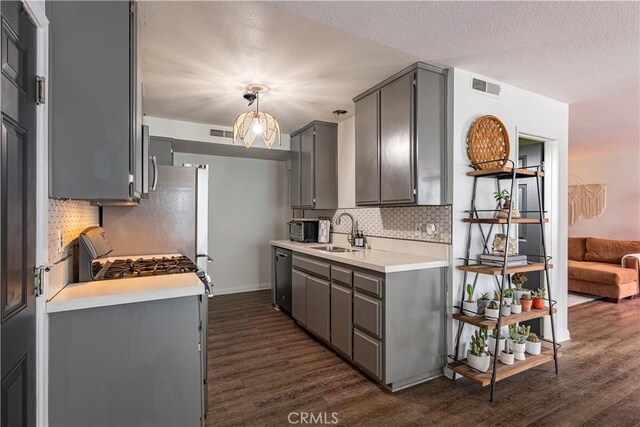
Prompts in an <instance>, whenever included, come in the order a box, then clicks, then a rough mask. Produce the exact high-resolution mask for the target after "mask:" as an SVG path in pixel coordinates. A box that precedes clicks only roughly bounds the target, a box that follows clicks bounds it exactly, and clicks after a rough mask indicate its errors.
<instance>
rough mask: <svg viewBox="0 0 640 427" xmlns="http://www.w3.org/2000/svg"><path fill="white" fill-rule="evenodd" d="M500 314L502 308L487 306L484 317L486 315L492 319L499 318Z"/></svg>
mask: <svg viewBox="0 0 640 427" xmlns="http://www.w3.org/2000/svg"><path fill="white" fill-rule="evenodd" d="M499 314H500V310H499V309H497V308H489V307H487V308H485V309H484V317H486V318H487V319H490V320H494V319H497V318H498V315H499Z"/></svg>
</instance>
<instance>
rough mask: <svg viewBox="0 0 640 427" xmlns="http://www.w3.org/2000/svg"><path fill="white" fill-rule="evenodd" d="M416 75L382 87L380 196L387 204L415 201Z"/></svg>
mask: <svg viewBox="0 0 640 427" xmlns="http://www.w3.org/2000/svg"><path fill="white" fill-rule="evenodd" d="M413 78H414V74H413V73H411V74H408V75H406V76H405V77H401V78H399V79H398V80H396V81H395V82H393V83H390V84H389V85H387V86H385V87H383V88H382V89H381V90H380V199H381V202H382V203H383V204H402V203H413V201H414V188H415V183H414V182H415V181H414V173H415V161H414V158H415V153H414V148H413V147H414V144H413V139H414V138H413V135H414V131H413V102H414V94H413V92H414V86H413Z"/></svg>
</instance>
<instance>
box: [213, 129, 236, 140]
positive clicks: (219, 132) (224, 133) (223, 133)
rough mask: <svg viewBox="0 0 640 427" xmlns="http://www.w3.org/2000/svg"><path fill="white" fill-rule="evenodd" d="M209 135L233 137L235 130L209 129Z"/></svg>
mask: <svg viewBox="0 0 640 427" xmlns="http://www.w3.org/2000/svg"><path fill="white" fill-rule="evenodd" d="M209 135H211V136H215V137H218V138H233V132H231V131H230V130H222V129H211V130H210V131H209Z"/></svg>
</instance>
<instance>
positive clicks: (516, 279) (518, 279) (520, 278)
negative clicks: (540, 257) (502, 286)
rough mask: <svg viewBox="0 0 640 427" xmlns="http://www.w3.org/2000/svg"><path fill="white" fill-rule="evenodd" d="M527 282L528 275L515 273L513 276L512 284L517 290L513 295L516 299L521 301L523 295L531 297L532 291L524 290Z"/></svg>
mask: <svg viewBox="0 0 640 427" xmlns="http://www.w3.org/2000/svg"><path fill="white" fill-rule="evenodd" d="M526 281H527V275H526V274H524V273H515V274H514V275H512V276H511V283H512V284H513V286H515V287H516V289H515V290H514V291H513V295H514V297H515V298H518V299H521V298H522V295H524V294H529V295H531V289H523V288H522V285H523V284H524V283H525V282H526Z"/></svg>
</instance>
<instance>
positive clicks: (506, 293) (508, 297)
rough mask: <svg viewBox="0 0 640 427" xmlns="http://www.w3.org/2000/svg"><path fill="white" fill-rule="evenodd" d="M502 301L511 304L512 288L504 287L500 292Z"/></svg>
mask: <svg viewBox="0 0 640 427" xmlns="http://www.w3.org/2000/svg"><path fill="white" fill-rule="evenodd" d="M502 301H503V302H506V303H507V304H509V305H511V303H512V302H513V289H505V290H504V292H503V293H502Z"/></svg>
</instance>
